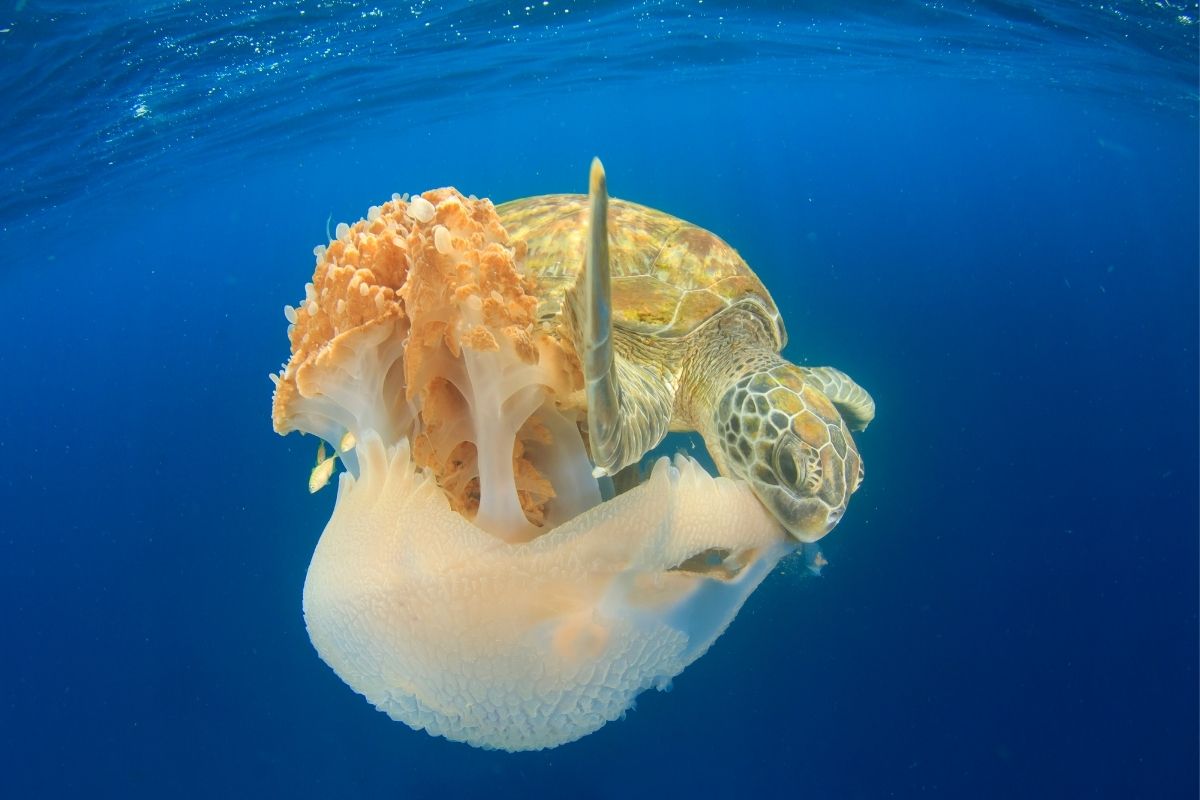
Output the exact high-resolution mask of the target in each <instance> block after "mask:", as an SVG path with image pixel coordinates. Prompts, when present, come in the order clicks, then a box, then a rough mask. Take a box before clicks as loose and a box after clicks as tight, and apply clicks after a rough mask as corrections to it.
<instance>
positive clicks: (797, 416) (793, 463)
mask: <svg viewBox="0 0 1200 800" xmlns="http://www.w3.org/2000/svg"><path fill="white" fill-rule="evenodd" d="M806 375H807V371H806V370H804V369H802V368H800V367H797V366H795V365H794V364H789V363H787V362H786V361H780V362H777V363H776V364H774V365H772V366H770V367H768V368H765V369H759V370H755V371H753V372H748V373H744V374H742V375H740V376H739V377H738V378H737V379H736V380H735V381H734V382H733V383H732V385H730V386H729V387H728V389H727V390H726V391H725V392H724V394H722V395H721V397H720V400H719V401H718V402H717V405H716V409H715V414H714V418H713V427H712V428H711V429H710V431H709V436H708V437H707V438H708V439H709V441H708V445H709V447H708V449H709V452H710V453H712V455H713V458H714V460H715V461H716V462H717V466H718V467H719V468H720V470H721V472H723V473H724V474H726V475H729V476H731V477H735V478H740V479H742V480H744V481H746V482H747V483H749V484H750V486H751V487H752V488H753V489H754V492H755V494H757V495H758V498H759V499H760V500H761V501H762V502H763V504H764V505H765V506H766V507H767V508H768V509H769V510H770V511H771V513H772V514H774V515H775V517H776V518H777V519H778V520H779V521H780V523H782V524H783V526H784V527H785V528H787V529H788V531H789V532H790V533H791V534H792V535H793V536H795V537H796V538H797V539H799V540H800V541H802V542H815V541H817V540H818V539H820V538H821V537H822V536H824V535H825V534H827V533H829V531H831V530H832V529H833V527H834V526H835V525H836V524H837V523H838V520H840V519H841V518H842V513H843V512H844V511H845V510H846V503H847V502H849V500H850V495H851V494H852V493H853V492H854V491H855V490H856V489H857V488H858V485H859V483H861V482H862V478H863V468H862V459H861V458H860V457H859V455H858V449H857V448H856V447H855V446H854V440H853V439H851V438H850V431H849V429H848V428H847V426H846V422H845V421H844V420H843V419H842V416H841V415H840V414H839V413H838V410H837V408H835V407H834V405H833V403H832V402H831V401H830V399H829V398H828V397H827V396H826V395H825V393H824V392H823V391H821V389H819V388H817V387H816V386H814V385H813V383H816V382H815V381H806V380H805V378H806Z"/></svg>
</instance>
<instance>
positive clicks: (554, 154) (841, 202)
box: [0, 0, 1200, 798]
mask: <svg viewBox="0 0 1200 800" xmlns="http://www.w3.org/2000/svg"><path fill="white" fill-rule="evenodd" d="M1197 19H1200V12H1198V10H1197V5H1196V3H1194V2H1165V1H1164V2H1136V3H1135V2H1106V3H1099V2H1085V3H1055V2H1046V3H1027V2H1001V1H1000V0H988V1H987V2H964V3H935V2H897V3H890V4H876V3H867V2H848V3H828V2H826V3H812V4H796V5H794V6H793V5H790V4H786V5H785V4H774V3H756V2H751V3H738V4H732V3H721V2H715V0H703V2H702V1H701V0H694V2H642V3H634V4H625V3H575V4H573V3H567V2H564V1H563V0H548V1H547V2H543V1H542V0H532V1H531V0H525V2H518V3H493V2H475V3H450V2H447V3H436V2H413V3H403V4H390V3H383V2H358V1H357V0H342V1H339V0H326V1H324V2H303V1H302V0H286V1H285V0H278V1H277V2H266V0H260V1H259V2H241V3H236V2H229V3H215V2H213V3H200V2H182V1H177V2H142V3H133V2H119V3H118V2H111V0H108V1H100V0H97V1H95V2H65V1H60V2H38V1H37V0H17V2H11V1H10V2H5V3H4V4H3V5H2V6H0V56H2V58H0V96H2V97H3V98H4V100H5V102H4V103H3V104H0V146H2V147H0V153H3V157H0V189H2V191H0V245H2V246H3V252H4V253H5V254H6V258H5V259H4V264H3V266H2V267H0V297H2V298H3V302H4V306H5V317H4V319H5V321H6V323H7V324H6V325H5V335H4V342H3V344H0V457H2V459H3V460H2V463H3V464H4V467H3V468H2V469H0V502H2V504H3V505H2V508H3V514H2V515H0V608H3V609H4V615H3V618H4V622H3V625H0V642H2V643H3V650H2V652H0V795H3V796H4V797H57V796H74V797H78V796H98V797H107V796H120V797H132V796H152V797H163V796H178V797H183V796H196V797H213V796H234V797H240V796H272V797H274V796H281V797H305V796H316V797H341V796H351V795H352V794H353V795H357V796H404V797H458V796H467V797H477V796H482V795H484V794H485V793H486V794H487V795H488V796H491V797H497V798H503V797H516V796H520V797H531V796H532V797H537V796H546V797H562V796H571V797H581V798H588V797H596V798H607V797H647V796H660V795H663V794H670V795H671V796H680V797H707V796H720V795H725V796H738V797H743V796H745V797H750V796H796V797H814V798H846V797H849V798H876V797H915V796H922V797H1016V796H1021V797H1118V798H1132V797H1147V798H1167V797H1184V798H1192V797H1195V796H1196V794H1197V758H1198V756H1197V753H1198V751H1200V743H1198V740H1197V728H1198V718H1197V706H1198V692H1197V651H1198V637H1197V624H1198V623H1197V593H1198V585H1197V559H1198V547H1197V541H1198V519H1197V502H1198V499H1197V478H1198V476H1197V439H1198V429H1197V410H1198V409H1197V388H1198V386H1197V384H1198V377H1197V376H1198V373H1197V334H1198V330H1197V296H1198V279H1197V274H1198V264H1200V254H1198V244H1197V242H1198V238H1200V230H1198V222H1197V220H1198V217H1200V206H1198V184H1200V180H1198V170H1200V165H1198V152H1200V136H1198V127H1197V125H1198V123H1197V111H1198V107H1197V98H1198V91H1197V31H1198V28H1197ZM593 155H599V156H601V157H602V158H603V159H604V161H605V164H606V166H607V169H608V176H609V187H610V190H611V191H612V193H613V194H614V195H616V196H618V197H623V198H627V199H630V200H635V201H638V202H642V203H645V204H648V205H651V206H655V207H658V208H661V209H663V210H666V211H668V212H670V213H673V214H676V215H678V216H681V217H684V218H686V219H689V220H691V221H694V222H696V223H698V224H700V225H703V226H705V227H707V228H709V229H710V230H712V231H714V232H716V233H718V234H719V235H720V236H722V237H723V238H725V239H726V240H727V241H729V242H730V243H731V244H733V245H734V246H735V247H737V248H738V249H739V251H740V252H741V253H742V254H743V255H744V256H745V258H746V259H747V261H748V262H749V263H750V264H751V265H752V266H753V267H754V268H755V269H756V270H757V272H758V274H759V275H760V276H761V277H762V279H763V280H764V282H765V283H766V284H767V286H768V287H769V288H770V290H771V292H772V293H773V296H774V298H775V300H776V301H777V303H778V305H779V307H780V309H781V311H782V314H783V316H784V319H785V321H786V323H787V326H788V329H789V333H790V342H789V344H788V347H787V350H786V351H785V355H786V356H788V357H789V358H790V359H792V360H794V361H796V362H799V363H807V364H831V365H834V366H837V367H839V368H841V369H843V370H845V371H847V372H848V373H850V374H851V375H852V376H854V377H855V378H856V379H857V380H858V381H859V382H861V383H862V384H863V385H864V386H865V387H867V388H868V389H869V390H870V391H871V392H872V394H873V395H874V397H875V399H876V402H877V404H878V416H877V419H876V421H875V422H874V423H873V424H872V426H871V427H870V429H869V430H868V431H866V432H865V433H862V434H860V435H858V436H857V441H858V443H859V447H860V449H861V451H862V453H863V456H864V459H865V462H866V468H867V469H866V481H865V483H864V485H863V488H862V489H861V490H860V491H859V493H858V494H857V495H855V497H854V499H853V501H852V502H851V504H850V507H849V510H848V512H847V514H846V516H845V519H844V521H843V522H842V523H841V524H840V525H839V527H838V528H837V529H836V530H835V531H834V532H833V533H832V534H830V535H829V536H828V537H827V538H826V539H825V540H824V542H823V546H824V550H825V553H826V556H827V558H828V559H829V561H830V566H829V567H828V568H827V569H826V571H825V574H824V575H823V576H822V577H820V578H806V577H805V576H804V575H803V574H802V573H803V572H804V571H803V570H799V569H795V568H784V569H782V570H779V571H778V572H777V573H775V574H773V575H772V576H771V577H770V578H768V580H767V581H766V583H764V585H763V586H762V587H760V588H759V590H758V591H757V592H756V593H755V594H754V595H753V596H751V598H750V600H749V601H748V602H747V604H746V606H745V608H744V609H743V610H742V612H741V614H740V615H739V617H738V618H737V619H736V620H735V621H734V623H733V624H732V626H731V627H730V628H729V630H728V631H727V632H726V633H725V634H724V636H723V637H722V638H721V639H720V640H719V641H718V642H717V643H716V645H715V646H714V647H713V649H712V650H711V651H710V652H709V653H708V654H707V655H705V656H704V657H703V658H701V659H700V660H699V661H698V662H697V663H696V664H694V665H693V666H692V667H690V668H689V669H688V670H687V671H685V672H684V673H683V674H682V675H681V676H680V677H679V678H677V679H676V680H675V682H674V686H673V689H672V691H671V692H669V693H660V692H654V691H651V692H648V693H646V694H644V695H643V696H642V697H641V698H640V699H639V702H638V705H637V707H636V710H634V711H631V712H630V713H629V714H628V715H627V716H626V718H624V719H622V720H619V721H616V722H613V723H610V724H609V725H607V726H605V727H604V728H603V729H601V730H600V731H599V732H597V733H595V734H592V735H590V736H588V737H586V738H584V739H582V740H580V741H578V742H576V743H573V744H570V745H566V746H563V747H560V748H558V749H555V750H550V751H544V752H538V753H523V754H516V755H513V754H505V753H498V752H488V751H481V750H475V749H472V748H470V747H467V746H465V745H462V744H457V743H450V742H447V741H445V740H441V739H435V738H432V737H430V736H428V735H426V734H424V733H417V732H413V731H411V730H409V729H408V728H406V727H405V726H403V725H401V724H399V723H395V722H392V721H390V720H389V719H388V718H387V717H386V716H384V715H383V714H380V713H378V712H377V711H375V710H374V709H372V708H371V707H370V706H369V705H368V704H367V703H365V702H364V701H363V700H362V698H361V697H358V696H357V695H355V694H354V693H353V692H352V691H350V690H349V689H348V688H347V687H346V686H345V685H344V684H342V682H341V681H340V680H339V679H338V678H337V677H336V676H335V675H334V674H333V672H332V671H331V670H330V669H329V668H328V667H327V666H326V665H325V664H324V663H322V662H321V661H320V659H319V658H318V657H317V656H316V654H315V652H314V651H313V648H312V646H311V645H310V643H309V640H308V637H307V634H306V632H305V627H304V621H303V618H302V616H301V611H300V592H301V588H302V586H303V581H304V576H305V570H306V568H307V565H308V560H309V558H310V557H311V554H312V551H313V547H314V545H315V543H316V541H317V538H318V537H319V535H320V532H321V529H322V526H323V524H324V521H325V520H326V519H327V518H328V514H329V511H330V509H331V507H332V504H333V499H334V497H333V492H332V491H331V490H326V491H324V492H322V493H319V494H317V495H313V496H310V495H309V494H308V492H307V490H306V478H307V475H308V471H309V469H310V468H311V465H312V458H313V449H314V448H313V445H314V443H313V441H312V439H311V438H300V437H297V436H292V437H288V438H280V437H278V436H276V435H275V434H274V433H273V432H272V430H271V423H270V416H269V409H270V399H271V388H272V387H271V384H270V382H269V381H268V378H267V375H268V373H269V372H270V371H272V370H273V369H276V368H277V366H278V364H279V362H280V361H282V360H283V359H285V358H286V356H287V340H286V338H285V335H284V329H285V326H286V322H285V320H284V318H283V313H282V307H283V305H284V304H285V303H295V302H296V301H297V300H298V298H300V297H301V296H302V295H303V288H302V287H303V284H304V282H305V281H306V280H308V279H309V277H310V276H311V271H312V266H313V259H312V248H313V246H314V245H317V244H320V243H323V242H324V240H325V236H326V230H327V226H328V225H329V224H331V223H336V222H338V221H353V220H355V219H358V218H359V217H361V216H363V215H365V213H366V210H367V208H368V206H370V205H374V204H377V203H379V202H381V201H382V200H384V199H386V198H387V197H389V196H390V194H391V193H392V192H414V191H421V190H424V189H428V188H433V187H436V186H444V185H454V186H456V187H458V188H459V189H461V190H462V191H463V192H464V193H474V194H477V195H479V196H487V197H491V198H493V199H495V200H496V201H501V200H506V199H511V198H515V197H521V196H526V195H533V194H540V193H544V192H559V191H583V190H584V189H585V187H586V171H587V165H588V163H589V161H590V159H591V158H592V156H593ZM682 446H685V447H688V446H690V444H688V443H683V444H682Z"/></svg>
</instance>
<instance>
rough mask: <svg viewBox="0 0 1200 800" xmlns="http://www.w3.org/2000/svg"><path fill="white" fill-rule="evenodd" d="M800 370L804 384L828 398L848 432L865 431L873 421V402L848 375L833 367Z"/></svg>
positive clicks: (802, 368) (864, 390)
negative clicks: (843, 421) (848, 429)
mask: <svg viewBox="0 0 1200 800" xmlns="http://www.w3.org/2000/svg"><path fill="white" fill-rule="evenodd" d="M800 369H801V371H802V372H803V373H804V382H805V383H807V384H808V385H810V386H812V387H813V388H814V389H817V390H819V391H821V392H822V393H823V394H824V395H825V396H826V397H828V398H829V400H830V401H831V402H832V403H833V404H834V406H836V407H837V410H838V413H840V414H841V415H842V419H844V420H846V426H847V427H848V428H850V430H852V431H865V430H866V429H867V425H869V424H871V420H873V419H875V401H874V400H873V399H871V395H869V394H868V393H867V390H866V389H864V388H862V387H861V386H859V385H858V384H857V383H855V382H854V379H853V378H851V377H850V376H849V375H847V374H846V373H844V372H842V371H841V370H840V369H834V368H833V367H801V368H800Z"/></svg>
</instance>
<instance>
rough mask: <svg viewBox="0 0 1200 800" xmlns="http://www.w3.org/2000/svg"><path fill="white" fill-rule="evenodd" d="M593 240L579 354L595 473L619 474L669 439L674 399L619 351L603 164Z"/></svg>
mask: <svg viewBox="0 0 1200 800" xmlns="http://www.w3.org/2000/svg"><path fill="white" fill-rule="evenodd" d="M588 205H589V208H588V238H587V256H586V263H585V266H584V271H583V281H582V282H583V286H582V289H583V297H582V300H583V303H582V308H580V309H578V314H577V316H578V317H579V320H578V322H579V323H581V324H579V326H578V327H577V330H578V331H579V333H578V334H577V338H578V342H577V345H578V346H579V352H580V357H581V361H582V362H583V377H584V389H585V392H586V394H587V417H588V441H589V448H590V449H591V454H592V461H593V462H594V463H595V464H596V470H595V473H596V475H597V476H600V475H613V474H616V473H617V471H619V470H620V469H621V468H623V467H625V466H627V465H629V464H633V463H635V462H636V461H637V460H638V459H640V458H641V457H642V456H643V455H644V454H645V453H646V451H647V450H649V449H650V448H652V447H654V446H655V445H656V444H658V443H659V442H660V441H662V438H663V437H664V436H666V434H667V427H668V425H669V424H670V421H671V409H672V405H673V396H672V394H671V392H670V390H669V389H668V388H667V386H666V385H665V382H664V380H663V377H662V376H661V375H656V374H654V372H653V370H651V369H648V368H647V367H645V366H641V365H635V364H633V363H631V362H630V361H628V360H626V359H624V358H621V356H620V355H619V354H618V353H616V352H615V351H614V347H613V342H614V337H613V327H612V275H611V269H610V266H609V257H608V255H609V254H608V187H607V182H606V180H605V177H604V166H603V165H602V164H601V163H600V159H598V158H594V159H592V168H591V174H590V176H589V180H588Z"/></svg>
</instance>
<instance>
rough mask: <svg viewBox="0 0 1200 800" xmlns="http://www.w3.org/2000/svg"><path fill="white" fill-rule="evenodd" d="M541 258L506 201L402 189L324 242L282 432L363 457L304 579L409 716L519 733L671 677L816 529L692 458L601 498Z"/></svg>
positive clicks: (294, 315) (528, 741) (563, 736)
mask: <svg viewBox="0 0 1200 800" xmlns="http://www.w3.org/2000/svg"><path fill="white" fill-rule="evenodd" d="M523 255H524V253H523V243H522V242H520V241H510V240H509V238H508V236H507V234H506V232H505V230H504V228H503V226H502V225H501V224H500V221H499V219H498V217H497V216H496V213H495V210H494V208H493V207H492V204H491V203H490V202H489V201H487V200H475V199H473V198H465V197H463V196H462V195H461V194H459V193H458V192H457V191H455V190H453V189H439V190H436V191H432V192H426V193H424V194H423V195H419V196H415V197H413V198H412V199H411V200H409V199H407V198H401V197H398V196H397V197H394V198H393V200H392V201H390V202H388V203H385V204H384V205H383V206H381V207H378V208H372V210H371V213H370V214H369V215H368V218H367V219H364V220H360V221H359V222H357V223H355V224H354V225H352V226H341V225H339V226H338V231H337V238H336V240H334V241H332V242H330V244H329V245H328V246H327V247H326V248H324V249H321V248H318V251H317V266H316V270H315V273H314V276H313V281H312V283H311V284H309V285H308V286H307V287H306V292H305V294H306V296H305V299H304V302H303V303H301V304H300V305H299V306H297V307H296V308H295V309H290V312H288V313H287V316H288V319H289V322H290V323H291V325H290V327H289V338H290V341H291V346H292V357H291V359H290V360H289V362H288V363H287V364H286V365H285V366H284V368H283V369H282V370H281V371H280V372H279V373H278V374H277V375H274V376H272V377H273V379H274V381H275V384H276V391H275V398H274V409H273V418H274V424H275V429H276V430H277V431H278V432H279V433H281V434H285V433H288V432H290V431H303V432H306V433H312V434H314V435H316V436H318V437H320V438H321V439H322V440H324V441H326V442H328V443H329V444H330V445H331V446H332V452H334V453H336V455H337V457H338V458H340V459H341V460H342V462H343V463H344V464H345V467H346V469H345V471H344V472H343V473H341V474H340V475H339V476H338V477H337V492H338V494H337V500H336V503H335V506H334V510H333V513H332V516H331V517H330V519H329V522H328V524H327V525H326V527H325V530H324V532H323V533H322V535H321V538H320V540H319V542H318V544H317V547H316V550H315V552H314V554H313V558H312V562H311V564H310V566H309V571H308V576H307V578H306V581H305V587H304V615H305V621H306V624H307V626H308V631H309V635H310V637H311V639H312V642H313V644H314V646H315V647H316V649H317V652H318V653H319V654H320V656H321V658H322V659H324V660H325V661H326V663H328V664H329V665H330V666H331V667H332V668H333V669H334V671H335V672H336V673H337V674H338V675H339V677H341V678H342V680H343V681H345V682H346V683H347V684H348V685H349V686H350V687H351V688H353V689H354V690H355V691H357V692H359V693H360V694H362V695H363V696H364V697H366V698H367V700H368V701H370V702H371V703H372V704H374V705H375V706H376V707H377V708H378V709H380V710H381V711H384V712H385V713H387V714H388V715H389V716H391V717H392V718H394V719H396V720H399V721H401V722H404V723H406V724H407V725H409V726H411V727H413V728H414V729H419V730H425V731H427V732H428V733H430V734H433V735H437V736H444V737H446V738H447V739H452V740H457V741H464V742H467V743H469V744H472V745H476V746H480V747H489V748H498V749H503V750H531V749H540V748H546V747H554V746H557V745H560V744H563V743H566V742H570V741H573V740H575V739H578V738H580V737H581V736H584V735H586V734H588V733H590V732H592V731H594V730H596V729H598V728H599V727H601V726H602V725H604V724H605V723H606V722H609V721H611V720H614V719H616V718H618V717H620V716H621V715H622V714H623V713H624V712H625V710H626V709H627V708H629V707H630V706H631V705H632V703H633V700H634V698H635V697H636V696H637V695H638V694H639V693H640V692H642V691H644V690H646V689H648V688H651V687H656V688H664V687H666V686H667V685H668V684H669V682H670V680H671V679H672V678H673V677H674V676H676V675H678V674H679V673H680V672H682V670H683V669H684V668H685V667H687V666H688V664H690V663H691V662H693V661H694V660H695V659H696V658H698V657H700V656H701V655H702V654H703V653H704V652H705V651H706V650H707V649H708V647H709V646H710V645H711V644H712V643H713V641H715V639H716V638H717V637H718V636H720V634H721V633H722V632H723V631H724V629H725V628H726V626H727V625H728V624H729V623H730V621H731V620H732V619H733V618H734V616H735V615H736V614H737V612H738V610H739V609H740V608H741V606H742V604H743V602H744V601H745V599H746V598H747V597H748V596H749V594H750V593H751V592H752V591H753V590H754V588H755V587H756V586H757V585H758V584H759V583H760V582H761V581H762V579H763V578H764V577H765V576H766V575H767V573H768V572H770V570H771V569H772V567H774V565H775V564H776V563H777V562H778V561H779V559H780V558H782V557H783V556H784V555H786V554H787V553H789V552H791V551H793V550H795V549H796V548H798V547H799V546H800V545H799V544H798V543H797V542H796V541H795V540H794V539H792V538H790V537H789V536H787V534H786V533H785V531H784V530H783V529H782V527H781V526H780V525H779V523H778V522H777V521H776V520H775V519H774V518H773V517H772V516H771V515H770V514H769V512H767V511H766V509H765V508H764V507H763V506H762V504H761V503H760V502H759V501H758V500H757V499H756V498H755V496H754V494H753V492H752V491H751V490H750V488H749V487H748V486H746V485H745V484H744V483H742V482H739V481H732V480H729V479H726V478H721V477H713V476H711V475H709V474H708V473H707V472H706V471H705V470H704V469H703V468H702V467H701V466H700V465H699V464H697V463H696V462H695V461H693V460H691V459H689V458H686V457H683V456H678V457H676V458H675V459H674V460H668V459H660V460H658V461H657V462H656V463H655V464H654V465H653V468H652V469H651V470H650V473H649V476H648V478H647V479H646V480H645V481H644V482H642V483H641V484H639V485H637V486H634V487H633V488H631V489H629V490H628V491H625V492H623V493H622V494H619V495H617V496H615V497H612V498H610V499H608V500H602V491H601V486H600V484H599V483H598V482H597V479H596V478H595V477H593V471H592V468H593V465H592V464H591V462H590V460H589V458H588V451H587V447H586V444H585V441H584V438H583V436H582V434H581V433H580V429H581V421H583V420H584V417H583V416H582V414H584V413H585V411H584V409H583V407H582V404H583V400H582V392H581V389H582V374H581V370H580V367H579V361H578V357H577V355H576V354H575V353H574V352H573V350H572V348H571V346H570V345H569V344H567V343H565V341H566V340H565V339H564V337H562V336H561V335H560V334H559V332H557V331H555V330H554V329H553V328H552V327H551V326H550V325H549V324H548V323H547V322H545V321H544V320H540V319H539V318H538V315H537V313H536V312H537V304H538V301H537V297H536V294H535V291H534V286H533V285H532V284H531V283H530V281H529V280H528V279H527V278H526V277H525V276H523V275H522V273H521V269H520V264H521V259H522V257H523ZM583 427H584V428H585V429H586V423H585V424H584V425H583Z"/></svg>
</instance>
